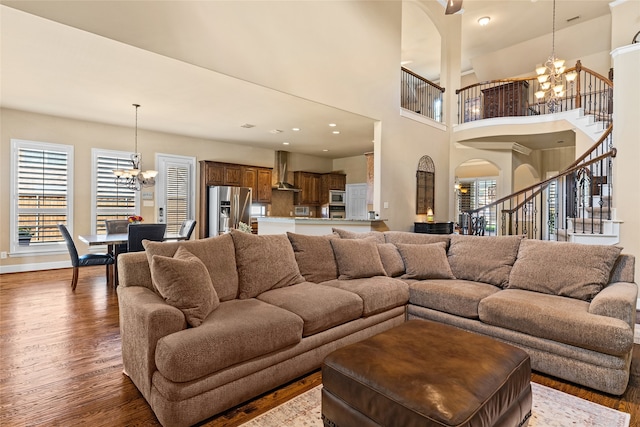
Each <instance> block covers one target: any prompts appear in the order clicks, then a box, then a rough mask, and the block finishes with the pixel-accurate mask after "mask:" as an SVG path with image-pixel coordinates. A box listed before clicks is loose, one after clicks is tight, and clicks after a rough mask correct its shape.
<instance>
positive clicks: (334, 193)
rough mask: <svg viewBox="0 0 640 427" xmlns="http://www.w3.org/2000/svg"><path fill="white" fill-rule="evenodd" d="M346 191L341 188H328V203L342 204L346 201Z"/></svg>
mask: <svg viewBox="0 0 640 427" xmlns="http://www.w3.org/2000/svg"><path fill="white" fill-rule="evenodd" d="M346 194H347V193H346V192H345V191H341V190H329V204H330V205H344V203H345V201H346Z"/></svg>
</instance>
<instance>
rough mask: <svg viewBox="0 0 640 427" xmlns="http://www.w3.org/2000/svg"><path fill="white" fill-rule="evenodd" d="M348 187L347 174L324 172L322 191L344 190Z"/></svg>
mask: <svg viewBox="0 0 640 427" xmlns="http://www.w3.org/2000/svg"><path fill="white" fill-rule="evenodd" d="M346 188H347V175H345V174H343V173H324V174H322V191H323V192H324V191H325V190H326V191H327V192H328V191H329V190H342V191H345V189H346Z"/></svg>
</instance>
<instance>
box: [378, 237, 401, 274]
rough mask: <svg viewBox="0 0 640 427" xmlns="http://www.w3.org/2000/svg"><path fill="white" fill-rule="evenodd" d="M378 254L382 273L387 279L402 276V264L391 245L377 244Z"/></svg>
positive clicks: (396, 251)
mask: <svg viewBox="0 0 640 427" xmlns="http://www.w3.org/2000/svg"><path fill="white" fill-rule="evenodd" d="M378 254H379V255H380V261H382V266H383V267H384V271H385V272H386V273H387V276H389V277H397V276H400V275H402V274H404V262H403V261H402V257H401V256H400V252H398V248H397V247H396V245H394V244H393V243H378Z"/></svg>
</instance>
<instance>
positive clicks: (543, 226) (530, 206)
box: [461, 125, 622, 245]
mask: <svg viewBox="0 0 640 427" xmlns="http://www.w3.org/2000/svg"><path fill="white" fill-rule="evenodd" d="M612 133H613V125H609V127H608V128H607V129H606V130H605V131H603V132H602V134H601V136H600V138H599V139H598V140H597V141H596V143H595V144H594V145H593V146H592V147H591V148H590V149H589V150H588V151H587V152H586V153H585V154H583V155H582V156H580V157H579V158H578V159H577V160H576V161H575V162H573V163H572V164H571V165H569V167H568V168H567V169H565V170H564V171H563V172H561V173H559V174H558V175H556V176H554V177H552V178H549V179H547V180H545V181H542V182H539V183H537V184H534V185H532V186H529V187H527V188H524V189H522V190H520V191H518V192H516V193H513V194H510V195H509V196H506V197H503V198H501V199H499V200H497V201H495V202H493V203H491V204H489V205H486V206H482V207H480V208H478V209H474V210H469V211H466V212H465V213H464V215H463V218H464V219H463V222H465V223H463V224H461V229H462V230H464V231H465V232H467V233H468V234H477V235H492V234H493V235H525V236H526V237H527V238H530V239H542V240H560V241H569V242H576V243H585V244H601V245H614V244H617V243H618V242H619V241H620V223H621V222H622V221H620V220H618V219H617V218H616V211H615V208H613V205H612V200H613V198H612V189H613V187H612V185H611V182H612V174H613V158H614V157H615V156H616V149H615V148H613V144H612ZM487 218H495V219H496V224H495V227H492V229H489V228H487V227H486V226H485V225H486V224H487V220H486V219H487ZM488 230H489V231H488Z"/></svg>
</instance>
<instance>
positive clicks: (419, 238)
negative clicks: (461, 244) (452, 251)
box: [384, 231, 449, 246]
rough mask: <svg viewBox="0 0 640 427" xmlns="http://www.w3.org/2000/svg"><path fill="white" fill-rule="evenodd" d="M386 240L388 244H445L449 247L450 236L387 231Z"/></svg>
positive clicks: (385, 233)
mask: <svg viewBox="0 0 640 427" xmlns="http://www.w3.org/2000/svg"><path fill="white" fill-rule="evenodd" d="M384 239H385V241H386V242H387V243H393V244H394V245H397V244H398V243H407V244H410V245H420V244H430V243H440V242H445V243H446V244H447V246H448V245H449V235H448V234H425V233H410V232H408V231H385V232H384Z"/></svg>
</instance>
